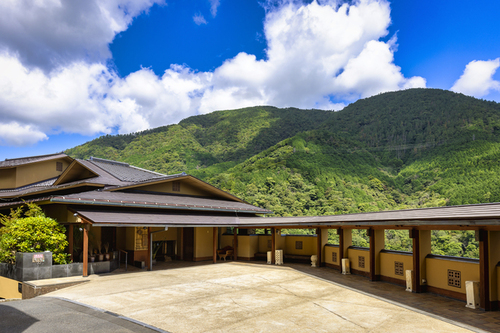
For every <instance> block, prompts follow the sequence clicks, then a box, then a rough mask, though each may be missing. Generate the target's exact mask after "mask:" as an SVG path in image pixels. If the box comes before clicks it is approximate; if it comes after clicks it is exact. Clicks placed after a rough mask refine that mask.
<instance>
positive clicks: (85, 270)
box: [82, 224, 89, 277]
mask: <svg viewBox="0 0 500 333" xmlns="http://www.w3.org/2000/svg"><path fill="white" fill-rule="evenodd" d="M88 228H89V225H88V224H86V225H84V226H83V272H82V273H83V277H87V276H89V269H88V265H89V229H88Z"/></svg>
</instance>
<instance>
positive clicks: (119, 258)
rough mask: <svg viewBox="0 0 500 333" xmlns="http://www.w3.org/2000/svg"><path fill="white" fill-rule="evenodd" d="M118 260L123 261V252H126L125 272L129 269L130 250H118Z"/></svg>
mask: <svg viewBox="0 0 500 333" xmlns="http://www.w3.org/2000/svg"><path fill="white" fill-rule="evenodd" d="M118 251H119V252H118V262H119V263H121V262H122V260H121V254H122V253H125V272H127V271H128V266H127V265H128V252H127V251H124V250H118Z"/></svg>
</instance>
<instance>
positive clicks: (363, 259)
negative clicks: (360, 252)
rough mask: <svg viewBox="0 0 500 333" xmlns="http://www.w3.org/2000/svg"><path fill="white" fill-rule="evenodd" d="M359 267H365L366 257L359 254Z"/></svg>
mask: <svg viewBox="0 0 500 333" xmlns="http://www.w3.org/2000/svg"><path fill="white" fill-rule="evenodd" d="M358 267H359V268H365V257H363V256H358Z"/></svg>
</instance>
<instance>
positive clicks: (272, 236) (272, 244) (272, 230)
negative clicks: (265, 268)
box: [271, 227, 276, 265]
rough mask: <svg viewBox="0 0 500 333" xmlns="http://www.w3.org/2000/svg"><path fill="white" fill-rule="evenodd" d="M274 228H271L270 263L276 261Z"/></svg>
mask: <svg viewBox="0 0 500 333" xmlns="http://www.w3.org/2000/svg"><path fill="white" fill-rule="evenodd" d="M275 253H276V228H274V227H272V228H271V264H273V265H274V264H275V263H276V256H275Z"/></svg>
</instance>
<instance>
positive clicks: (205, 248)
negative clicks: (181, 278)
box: [194, 227, 214, 259]
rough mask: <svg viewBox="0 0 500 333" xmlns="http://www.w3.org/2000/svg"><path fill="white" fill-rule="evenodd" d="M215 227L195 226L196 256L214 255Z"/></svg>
mask: <svg viewBox="0 0 500 333" xmlns="http://www.w3.org/2000/svg"><path fill="white" fill-rule="evenodd" d="M213 235H214V233H213V228H211V227H207V228H202V227H197V228H194V257H195V259H196V258H205V257H212V256H213V253H214V251H213V246H214V245H213Z"/></svg>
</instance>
